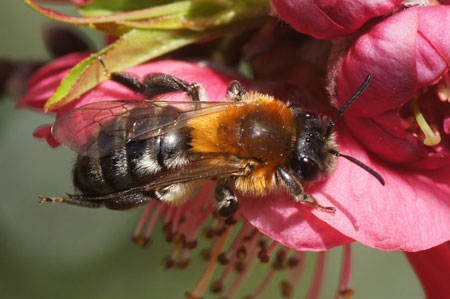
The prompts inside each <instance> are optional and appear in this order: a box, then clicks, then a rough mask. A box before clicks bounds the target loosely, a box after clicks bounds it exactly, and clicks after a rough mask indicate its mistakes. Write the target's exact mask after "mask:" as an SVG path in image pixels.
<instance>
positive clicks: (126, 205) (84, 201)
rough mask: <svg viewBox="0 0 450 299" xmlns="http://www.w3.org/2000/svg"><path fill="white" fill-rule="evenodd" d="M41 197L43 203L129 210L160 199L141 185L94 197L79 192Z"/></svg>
mask: <svg viewBox="0 0 450 299" xmlns="http://www.w3.org/2000/svg"><path fill="white" fill-rule="evenodd" d="M39 198H40V200H41V203H43V202H53V203H67V204H71V205H75V206H80V207H88V208H100V207H105V208H108V209H111V210H128V209H132V208H135V207H138V206H142V205H145V204H147V203H148V202H149V201H152V200H157V199H158V198H157V196H156V195H155V193H154V192H153V190H152V191H145V189H144V188H140V187H138V188H134V189H129V190H125V191H121V192H117V193H112V194H108V195H101V196H93V197H90V196H85V195H77V194H67V197H45V196H39Z"/></svg>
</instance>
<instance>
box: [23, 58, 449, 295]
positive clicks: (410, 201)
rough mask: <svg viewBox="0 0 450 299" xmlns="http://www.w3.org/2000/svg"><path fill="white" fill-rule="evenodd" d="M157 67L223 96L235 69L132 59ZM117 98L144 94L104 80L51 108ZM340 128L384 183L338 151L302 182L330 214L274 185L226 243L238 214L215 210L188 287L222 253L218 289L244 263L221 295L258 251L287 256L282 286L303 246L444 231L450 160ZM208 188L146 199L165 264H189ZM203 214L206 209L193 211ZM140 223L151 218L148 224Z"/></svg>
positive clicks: (44, 131)
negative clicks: (396, 157) (400, 158)
mask: <svg viewBox="0 0 450 299" xmlns="http://www.w3.org/2000/svg"><path fill="white" fill-rule="evenodd" d="M86 55H87V54H72V55H69V56H65V57H62V58H60V59H57V60H54V61H53V62H52V63H50V64H49V65H47V66H45V67H44V68H43V69H41V70H40V71H38V72H37V73H36V75H35V76H34V77H33V78H32V80H31V81H30V82H31V85H32V86H31V89H30V91H29V93H28V94H27V95H26V96H25V97H24V98H23V99H22V101H21V102H20V103H19V105H20V106H30V107H33V108H42V107H43V104H44V99H45V98H47V97H48V96H49V95H50V94H51V92H52V91H53V90H54V89H55V87H56V86H57V84H58V83H59V80H60V79H61V78H62V77H64V75H65V74H66V73H67V72H68V68H69V66H70V65H71V64H73V63H75V62H76V61H77V60H80V59H82V58H84V57H86ZM161 70H164V72H165V73H169V74H173V75H175V76H178V77H181V78H182V79H184V80H186V81H187V82H189V83H192V82H200V83H201V84H202V85H203V86H204V87H205V88H206V91H207V93H208V94H209V96H210V98H211V99H212V100H218V99H222V98H223V95H224V94H225V92H226V88H227V84H228V83H229V82H230V81H231V80H232V78H231V77H229V76H226V75H223V74H222V73H220V72H218V71H216V70H213V69H211V68H208V67H205V66H201V65H197V64H191V63H186V62H181V61H170V60H163V61H155V62H151V63H147V64H144V65H141V66H138V67H135V68H132V69H130V70H128V72H130V73H133V74H136V75H137V76H139V77H142V76H144V75H145V74H148V73H152V72H160V71H161ZM180 97H181V98H180ZM118 99H141V96H139V95H137V94H135V93H133V92H132V91H130V90H128V89H127V88H125V87H123V86H120V85H118V84H117V83H115V82H111V81H106V82H103V83H102V84H100V85H99V86H98V87H96V88H94V89H93V90H91V91H90V92H88V93H86V94H85V95H83V96H82V97H81V98H80V99H79V100H78V101H76V102H73V103H71V104H70V105H67V106H64V107H63V108H61V109H60V110H58V111H57V115H56V116H57V117H59V116H61V115H62V114H64V113H65V112H67V111H69V110H70V109H74V108H75V107H79V106H81V105H84V104H87V103H91V102H94V101H111V100H118ZM164 99H167V100H180V99H184V95H181V94H170V95H167V96H165V98H164ZM337 131H338V134H339V139H338V143H339V144H340V151H341V152H342V153H345V154H349V155H351V156H353V157H355V158H357V159H359V160H361V161H363V162H364V163H365V164H367V165H368V166H370V167H372V168H373V169H375V170H376V171H378V172H379V173H380V174H381V175H382V176H383V177H384V179H385V180H386V182H387V184H386V186H385V187H383V186H381V184H380V183H379V182H378V181H377V180H375V179H374V178H373V177H372V176H371V175H370V174H368V173H367V172H365V171H363V170H362V169H360V168H359V167H357V166H355V165H354V164H352V163H350V162H348V161H346V160H344V159H340V160H339V163H338V166H337V169H336V171H335V172H334V174H333V175H332V176H331V177H330V178H328V179H327V180H325V181H323V182H320V183H317V184H315V185H313V186H310V188H309V189H308V192H309V193H311V194H312V195H314V196H315V197H316V199H317V200H318V201H319V202H320V204H322V205H325V206H334V207H336V209H337V211H336V213H335V214H334V215H332V214H330V213H326V212H323V211H318V210H312V211H311V208H310V207H308V206H306V205H304V204H301V203H295V202H294V201H293V200H292V199H291V198H290V196H289V195H287V194H281V195H275V194H273V195H270V196H267V197H264V198H243V197H240V205H241V208H240V210H239V212H238V214H237V215H236V217H237V218H236V219H237V221H242V222H244V225H243V226H242V228H241V229H240V232H239V233H238V234H237V236H236V237H235V239H234V241H233V242H232V245H231V246H230V247H229V248H227V249H225V248H224V246H225V241H226V239H227V237H228V235H229V233H230V231H231V227H233V224H234V223H233V222H231V223H227V222H225V223H224V222H223V221H221V220H218V219H215V220H213V222H212V224H211V228H210V234H211V238H213V236H216V237H214V239H213V240H214V241H213V244H212V250H211V251H210V252H208V255H207V259H208V261H209V265H208V267H207V270H205V274H204V276H203V277H202V279H201V281H200V282H199V285H198V286H197V287H196V288H195V289H194V291H193V292H192V295H193V296H195V295H198V294H202V292H203V291H204V288H205V284H204V281H207V280H209V278H210V276H211V275H212V273H211V272H208V271H210V270H208V269H213V268H214V264H215V263H217V260H218V261H219V262H220V263H223V264H224V265H225V268H224V272H223V273H222V275H221V278H220V279H219V280H218V281H216V282H215V283H214V284H213V287H215V288H216V290H221V287H222V286H223V284H224V283H225V280H226V279H227V277H228V274H227V273H228V271H231V269H232V268H233V267H238V266H239V265H240V263H242V264H243V265H247V267H244V268H243V270H242V272H240V273H241V274H240V275H239V276H238V277H237V278H236V281H235V282H234V283H233V284H232V285H233V287H232V288H231V289H229V290H228V293H227V296H228V297H232V296H233V294H234V293H235V292H236V290H237V288H238V287H239V286H240V285H241V283H242V280H243V277H245V275H246V274H247V272H248V269H249V264H250V263H252V262H253V260H254V257H255V256H258V257H259V259H260V260H261V261H264V262H266V261H267V260H268V256H269V254H270V253H271V252H273V251H274V250H275V248H278V253H277V258H276V259H275V261H274V262H273V269H282V268H284V267H288V266H286V265H293V266H292V267H291V266H289V267H288V269H289V271H291V272H292V273H293V275H291V279H290V280H289V281H286V282H285V285H284V288H285V289H283V292H286V294H287V293H289V290H290V289H291V288H292V286H293V285H295V284H296V279H297V278H296V277H299V275H300V273H301V271H302V265H303V264H302V263H303V261H304V256H303V255H302V253H301V252H300V251H321V250H326V249H330V248H333V247H336V246H339V245H344V244H349V243H351V242H353V241H355V240H356V241H359V242H362V243H363V244H366V245H368V246H372V247H377V248H382V249H387V250H398V249H401V250H406V251H418V250H423V249H426V248H430V247H433V246H436V245H437V244H440V243H442V242H445V241H447V240H449V238H450V235H449V234H450V223H449V221H448V215H449V212H450V203H449V202H448V201H449V199H450V196H449V195H450V186H449V185H448V183H447V180H448V174H449V173H450V171H449V169H448V168H443V169H440V170H435V171H432V172H431V171H428V172H427V171H420V172H411V171H406V170H405V171H403V170H398V169H394V168H392V166H390V165H388V164H385V163H383V162H381V161H380V160H379V159H377V158H375V157H374V156H372V155H371V154H369V153H367V152H366V151H365V149H364V147H363V146H362V145H361V144H360V143H358V142H357V141H356V140H355V139H354V137H353V136H352V135H351V134H350V132H349V129H348V128H347V127H346V126H345V123H343V122H342V123H340V124H338V126H337ZM35 135H38V137H41V138H46V139H47V141H48V142H49V144H51V145H53V146H54V145H55V140H54V139H52V137H51V133H50V126H48V127H44V128H40V129H38V130H37V131H36V132H35ZM211 188H212V186H211V185H207V186H206V187H205V188H204V189H202V191H201V192H200V194H199V195H198V196H197V197H196V198H194V199H192V200H190V201H188V202H187V203H186V204H184V205H181V206H179V207H175V206H168V205H165V204H162V203H159V202H153V203H151V204H150V205H149V206H148V207H147V208H146V210H145V212H144V216H143V218H142V220H141V223H140V225H139V226H138V229H137V230H136V232H135V236H134V238H135V240H136V241H137V242H138V243H140V244H146V243H147V242H148V241H149V239H150V235H151V233H152V231H153V229H154V227H155V225H156V222H157V221H158V220H162V221H164V223H165V232H166V238H167V239H168V240H170V241H171V242H173V243H174V244H175V246H174V252H173V253H172V254H171V258H169V259H168V260H167V261H166V266H167V267H173V266H178V267H185V266H186V265H187V264H188V261H189V260H188V257H189V252H190V250H191V249H192V248H194V247H195V246H196V239H197V234H198V231H199V229H200V227H202V225H203V224H204V223H205V221H206V220H207V219H208V217H209V216H210V215H212V213H213V210H214V207H213V205H212V201H211ZM199 215H202V217H198V216H199ZM181 219H184V221H181ZM144 227H147V228H146V230H144ZM255 228H256V229H257V230H256V229H255ZM265 236H269V237H270V238H271V239H273V241H271V243H267V238H266V237H265ZM264 240H265V241H264ZM177 248H178V249H177ZM291 249H294V250H298V252H295V253H294V254H293V256H294V257H295V258H293V260H291V261H290V262H289V261H288V260H287V259H286V258H285V257H286V255H287V253H288V252H289V251H290V250H291ZM221 253H223V254H221ZM240 256H242V260H240V258H239V257H240ZM348 258H349V257H348ZM322 259H325V253H321V257H320V258H319V262H318V264H317V276H316V278H315V279H314V283H313V286H312V287H311V294H315V293H316V292H317V290H318V288H319V286H320V282H321V277H322V275H321V273H323V271H324V270H323V263H324V260H322ZM300 261H301V262H300ZM321 261H322V262H321ZM277 263H278V264H277ZM283 265H284V266H283ZM277 267H278V268H277ZM348 267H349V266H346V267H343V272H346V271H347V272H348V271H349V270H348ZM272 271H275V270H272ZM271 273H272V272H270V271H269V272H268V274H267V275H268V277H267V279H265V280H264V281H263V282H262V283H261V285H260V286H259V287H258V289H257V290H256V291H255V293H258V292H260V291H261V290H262V289H264V288H265V286H266V285H267V283H266V281H270V277H271V275H273V273H272V274H271ZM294 274H295V275H294ZM341 285H342V286H341V291H345V289H346V287H348V282H347V283H345V282H343V283H342V284H341Z"/></svg>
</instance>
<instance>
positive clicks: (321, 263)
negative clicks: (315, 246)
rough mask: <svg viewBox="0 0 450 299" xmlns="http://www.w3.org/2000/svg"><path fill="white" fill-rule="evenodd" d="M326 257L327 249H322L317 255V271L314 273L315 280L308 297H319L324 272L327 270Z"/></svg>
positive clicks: (314, 298)
mask: <svg viewBox="0 0 450 299" xmlns="http://www.w3.org/2000/svg"><path fill="white" fill-rule="evenodd" d="M326 257H327V255H326V251H321V252H319V253H318V255H317V262H316V272H315V273H314V278H313V282H312V285H311V287H310V289H309V291H308V295H307V297H306V298H308V299H317V298H319V295H320V289H321V288H322V282H323V274H324V271H325V262H326Z"/></svg>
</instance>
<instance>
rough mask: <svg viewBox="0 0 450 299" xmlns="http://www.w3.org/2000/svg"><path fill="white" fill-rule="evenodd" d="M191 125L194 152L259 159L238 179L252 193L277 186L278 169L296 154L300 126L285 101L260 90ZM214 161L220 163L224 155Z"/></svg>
mask: <svg viewBox="0 0 450 299" xmlns="http://www.w3.org/2000/svg"><path fill="white" fill-rule="evenodd" d="M188 126H189V127H190V129H191V138H192V140H191V146H192V151H193V152H196V153H201V154H213V155H214V154H217V157H220V156H229V155H231V156H233V157H236V158H237V159H242V160H243V161H246V160H252V161H256V162H255V165H254V167H253V168H252V173H251V174H249V175H248V176H243V177H238V178H237V180H236V182H235V185H236V188H237V189H238V190H239V191H241V192H242V193H247V194H252V195H264V194H266V193H267V192H269V191H270V190H271V189H272V188H273V177H274V171H275V169H276V167H278V166H280V165H284V164H286V162H287V161H288V159H289V156H290V155H291V154H292V152H293V148H294V144H295V136H296V130H297V129H296V126H295V122H294V115H293V113H292V111H291V110H290V109H289V108H288V107H287V106H286V104H285V103H283V102H281V101H279V100H276V99H275V98H273V97H271V96H268V95H263V94H260V93H256V92H249V93H248V94H246V95H245V96H244V97H243V99H242V102H240V103H239V104H237V105H231V106H229V107H226V108H224V110H223V111H220V112H218V113H213V114H210V115H205V116H202V117H198V118H194V119H192V120H190V121H189V124H188ZM212 164H220V158H217V161H213V162H212ZM212 167H214V166H213V165H212Z"/></svg>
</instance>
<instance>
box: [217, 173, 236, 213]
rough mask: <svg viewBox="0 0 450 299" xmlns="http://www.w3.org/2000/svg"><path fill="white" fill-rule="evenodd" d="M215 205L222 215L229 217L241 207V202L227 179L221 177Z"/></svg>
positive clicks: (218, 182)
mask: <svg viewBox="0 0 450 299" xmlns="http://www.w3.org/2000/svg"><path fill="white" fill-rule="evenodd" d="M214 199H215V202H214V205H215V207H216V209H217V213H219V215H220V216H221V217H224V218H228V217H231V216H233V215H234V213H236V211H237V210H238V209H239V203H238V201H237V197H236V195H235V194H234V192H233V191H232V190H231V188H230V187H228V184H227V180H226V179H219V180H218V181H217V184H216V189H215V191H214Z"/></svg>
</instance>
